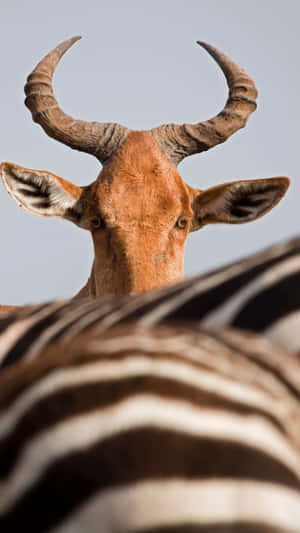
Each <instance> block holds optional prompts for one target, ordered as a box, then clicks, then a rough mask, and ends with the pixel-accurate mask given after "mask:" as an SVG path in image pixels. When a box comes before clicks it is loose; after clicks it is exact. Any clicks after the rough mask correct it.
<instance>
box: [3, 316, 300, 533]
mask: <svg viewBox="0 0 300 533" xmlns="http://www.w3.org/2000/svg"><path fill="white" fill-rule="evenodd" d="M299 399H300V363H299V359H298V358H297V356H296V355H295V354H293V353H290V352H288V351H287V350H282V349H280V348H279V347H277V346H274V345H272V344H271V343H270V342H269V341H267V340H266V339H263V338H262V337H260V336H258V335H255V334H251V333H246V332H238V331H236V330H231V329H229V328H227V329H222V328H219V329H218V330H213V329H204V328H201V327H199V325H198V324H190V325H189V326H187V325H181V324H180V323H176V324H175V325H174V324H173V325H172V324H169V325H168V324H164V325H157V326H151V327H145V326H143V325H139V324H135V325H134V324H123V325H119V326H118V327H114V328H113V329H111V330H110V331H104V332H103V331H102V332H101V330H99V328H98V327H97V326H96V327H94V328H92V329H90V330H89V331H88V332H84V333H82V334H80V335H77V336H74V337H73V339H72V340H71V341H70V340H69V341H67V340H64V339H60V340H59V341H57V342H56V344H54V343H53V344H52V345H49V346H48V347H47V348H46V349H44V350H43V352H42V353H41V357H39V358H35V359H32V360H27V361H26V360H21V361H20V362H19V364H18V365H13V366H11V367H10V368H7V370H6V371H5V372H3V373H2V376H0V451H1V453H0V479H1V481H0V529H1V532H5V533H6V532H12V531H19V530H21V528H23V527H24V524H30V529H31V530H32V531H34V532H37V531H39V532H41V531H51V532H54V531H55V532H56V533H69V532H70V533H71V532H72V533H73V532H75V533H77V532H78V533H82V532H84V531H89V532H91V533H94V532H95V533H96V532H99V531H101V533H102V532H103V533H117V532H118V533H123V532H124V533H125V532H128V531H130V532H132V533H135V532H139V533H144V532H147V533H149V532H151V533H154V532H155V533H158V532H160V533H161V532H164V533H167V532H168V533H175V532H176V533H179V532H180V533H191V532H196V531H197V532H201V533H204V532H205V533H221V532H222V533H224V532H225V531H226V532H227V533H231V532H235V533H237V532H239V533H246V532H247V533H249V532H253V533H254V532H255V533H270V532H276V533H291V532H293V533H296V532H297V533H299V530H300V528H299V524H300V490H299V489H300V460H299V459H300V453H299V446H300V427H299V424H300V402H299Z"/></svg>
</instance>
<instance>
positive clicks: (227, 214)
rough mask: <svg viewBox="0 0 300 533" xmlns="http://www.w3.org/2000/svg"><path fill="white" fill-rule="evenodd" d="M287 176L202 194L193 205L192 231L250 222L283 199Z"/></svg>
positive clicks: (243, 182)
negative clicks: (210, 225) (219, 225)
mask: <svg viewBox="0 0 300 533" xmlns="http://www.w3.org/2000/svg"><path fill="white" fill-rule="evenodd" d="M289 183H290V180H289V179H288V178H286V177H278V178H266V179H259V180H244V181H237V182H232V183H225V184H222V185H217V186H216V187H211V188H210V189H208V190H206V191H204V192H202V191H201V192H199V194H198V195H196V197H195V199H194V202H193V205H192V207H193V210H194V213H195V216H194V221H193V225H192V230H191V231H195V230H197V229H200V228H201V227H202V226H205V225H206V224H216V223H225V224H241V223H245V222H251V221H252V220H255V219H257V218H259V217H261V216H263V215H264V214H266V213H267V212H268V211H270V209H272V208H273V207H275V205H276V204H277V203H278V202H279V201H280V200H281V198H282V197H283V196H284V194H285V193H286V191H287V189H288V187H289Z"/></svg>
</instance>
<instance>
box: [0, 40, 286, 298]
mask: <svg viewBox="0 0 300 533" xmlns="http://www.w3.org/2000/svg"><path fill="white" fill-rule="evenodd" d="M79 38H80V37H74V38H71V39H69V40H67V41H65V42H63V43H61V44H60V45H58V46H57V47H56V48H55V49H54V50H53V51H52V52H50V53H49V54H48V55H47V56H45V57H44V59H42V60H41V62H40V63H39V64H38V65H37V66H36V68H35V69H34V70H33V72H32V73H31V74H30V76H29V77H28V79H27V84H26V86H25V93H26V100H25V103H26V106H27V107H28V108H29V109H30V111H31V113H32V118H33V120H34V121H35V122H37V123H38V124H39V125H40V126H41V127H42V128H43V129H44V131H45V132H46V133H47V134H48V135H49V136H50V137H52V138H54V139H56V140H58V141H60V142H62V143H64V144H66V145H67V146H69V147H71V148H73V149H76V150H80V151H83V152H86V153H89V154H92V155H94V156H95V157H96V158H97V159H98V160H99V161H100V163H102V165H103V168H102V170H101V172H100V174H99V176H98V177H97V179H96V180H95V181H94V182H93V183H91V184H90V185H88V186H83V187H78V186H76V185H74V184H72V183H70V182H68V181H66V180H64V179H62V178H60V177H58V176H55V175H53V174H51V173H50V172H47V171H41V170H31V169H26V168H23V167H21V166H19V165H16V164H14V163H9V162H4V163H2V165H1V175H2V179H3V183H4V185H5V187H6V189H7V191H8V192H9V193H10V194H11V196H12V197H13V199H14V200H15V201H16V202H17V203H18V204H19V205H20V206H21V207H23V208H24V209H26V210H27V211H29V212H30V213H33V214H35V215H39V216H48V217H51V216H55V217H62V218H65V219H67V220H69V221H71V222H73V223H75V224H77V225H78V226H80V227H81V228H83V229H87V230H89V231H90V232H91V235H92V239H93V244H94V255H95V256H94V262H93V266H92V271H91V274H90V277H89V279H88V281H87V283H86V285H85V286H84V287H83V288H82V289H81V290H80V292H79V293H78V294H77V295H76V296H75V297H82V296H88V297H92V298H95V297H99V296H105V295H115V296H121V295H126V294H135V293H139V292H144V291H149V290H151V289H155V288H159V287H163V286H166V285H169V284H172V283H175V282H178V281H179V280H181V279H182V278H183V263H184V246H185V241H186V238H187V235H188V233H189V232H192V231H196V230H198V229H201V228H202V227H204V226H205V225H207V224H215V223H226V224H240V223H245V222H250V221H252V220H256V219H257V218H258V217H261V216H263V215H264V214H265V213H267V212H268V211H269V210H270V209H272V208H273V207H274V206H275V205H276V204H277V203H278V202H279V201H280V199H281V198H282V197H283V195H284V194H285V192H286V190H287V188H288V186H289V180H288V178H286V177H275V178H269V179H255V180H242V181H236V182H231V183H225V184H223V185H218V186H215V187H211V188H209V189H207V190H201V189H194V188H192V187H190V186H189V185H187V184H185V183H184V182H183V181H182V179H181V177H180V175H179V173H178V171H177V168H176V167H177V165H178V164H179V163H180V162H181V161H182V160H183V159H184V158H185V157H187V156H190V155H192V154H197V153H201V152H204V151H206V150H209V149H210V148H212V147H214V146H216V145H217V144H220V143H223V142H225V141H226V140H227V139H228V138H229V137H230V136H231V135H232V134H233V133H235V132H236V131H238V130H239V129H240V128H242V127H244V126H245V125H246V122H247V120H248V117H249V116H250V114H251V113H252V112H253V111H254V110H255V109H256V97H257V91H256V88H255V85H254V82H253V81H252V80H251V79H250V78H249V76H248V75H247V74H246V73H245V72H244V71H243V70H242V69H241V68H240V67H238V66H237V65H236V64H235V63H234V62H233V61H232V60H231V59H229V58H228V57H227V56H226V55H225V54H223V53H221V52H220V51H218V50H217V49H216V48H214V47H213V46H211V45H209V44H207V43H204V42H200V41H199V42H198V44H199V45H201V46H202V47H203V48H204V49H205V50H207V52H208V53H209V54H210V55H211V56H212V57H213V58H214V59H215V60H216V62H217V63H218V65H219V66H220V68H221V70H222V71H223V73H224V75H225V78H226V80H227V84H228V88H229V97H228V100H227V103H226V105H225V107H224V109H223V110H222V111H221V112H220V113H219V114H218V115H216V116H215V117H214V118H212V119H210V120H206V121H204V122H200V123H198V124H183V125H176V124H167V125H163V126H159V127H155V128H153V129H151V130H149V131H132V130H130V129H128V128H127V127H124V126H121V125H119V124H113V123H99V122H85V121H82V120H76V119H73V118H72V117H70V116H68V115H66V114H65V113H64V112H63V111H62V109H61V108H60V107H59V105H58V103H57V101H56V99H55V96H54V93H53V88H52V77H53V74H54V71H55V68H56V66H57V64H58V62H59V60H60V59H61V57H62V56H63V54H64V53H65V52H66V51H67V50H68V49H69V48H70V47H71V46H72V45H73V44H74V43H75V42H76V41H77V40H78V39H79Z"/></svg>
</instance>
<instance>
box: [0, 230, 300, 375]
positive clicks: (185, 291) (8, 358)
mask: <svg viewBox="0 0 300 533" xmlns="http://www.w3.org/2000/svg"><path fill="white" fill-rule="evenodd" d="M179 319H180V320H185V321H190V320H193V321H197V322H199V321H201V324H202V325H204V326H213V327H216V326H225V325H231V326H234V327H238V328H242V329H247V330H250V331H256V332H259V333H263V334H264V336H266V337H267V338H269V339H271V340H273V341H275V342H277V343H279V344H281V345H282V346H284V347H286V348H288V349H292V350H296V351H299V350H300V238H296V239H293V240H291V241H288V242H285V243H281V244H279V245H276V246H273V247H272V248H270V249H268V250H265V251H263V252H260V253H258V254H255V255H254V256H251V257H249V258H246V259H244V260H241V261H238V262H236V263H233V264H231V265H228V266H226V267H223V268H221V269H218V270H216V271H214V272H211V273H209V274H206V275H204V276H198V277H195V278H192V279H189V280H187V281H184V282H182V283H179V284H177V285H175V286H171V287H168V288H166V289H162V290H158V291H153V292H150V293H146V294H142V295H140V296H136V297H124V298H121V299H120V298H102V299H99V300H92V301H90V300H86V301H82V300H81V301H78V300H77V301H76V300H75V301H74V300H70V301H65V302H55V303H52V304H49V305H48V306H47V305H41V306H29V307H28V308H25V310H22V311H15V312H12V313H11V314H10V315H8V316H7V317H4V318H2V319H0V333H2V334H1V337H0V362H2V366H3V367H4V366H8V365H10V364H11V363H12V362H14V361H16V360H18V359H19V358H20V357H25V358H28V359H30V358H33V357H35V356H36V355H37V354H38V353H39V352H40V351H41V349H42V348H43V347H44V346H46V345H47V344H48V343H50V342H54V341H57V340H58V339H65V340H70V339H72V337H73V336H74V335H76V334H77V333H79V332H82V331H85V330H87V329H88V328H90V327H92V326H94V325H95V324H97V326H98V328H99V330H102V331H104V330H106V329H109V328H112V327H114V326H116V325H117V324H122V323H124V322H129V321H134V322H138V323H140V324H142V325H145V326H153V325H156V324H159V323H161V322H163V321H166V320H179Z"/></svg>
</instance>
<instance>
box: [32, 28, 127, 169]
mask: <svg viewBox="0 0 300 533" xmlns="http://www.w3.org/2000/svg"><path fill="white" fill-rule="evenodd" d="M78 39H81V37H73V38H72V39H69V40H67V41H64V42H63V43H61V44H59V45H58V46H57V47H56V48H54V50H52V52H50V53H49V54H48V55H46V56H45V57H44V58H43V59H42V61H40V63H38V65H37V66H36V67H35V69H34V70H33V71H32V73H31V74H30V75H29V76H28V78H27V83H26V85H25V89H24V90H25V94H26V100H25V104H26V106H27V107H28V108H29V109H30V111H31V114H32V118H33V120H34V121H35V122H37V123H38V124H40V125H41V126H42V128H43V129H44V130H45V132H46V133H47V134H48V135H49V136H50V137H53V139H56V140H57V141H60V142H62V143H64V144H66V145H68V146H70V148H75V150H80V151H81V152H87V153H89V154H92V155H95V156H96V157H97V158H98V159H99V161H101V163H104V162H105V161H106V160H107V159H108V158H109V157H111V156H112V154H113V153H114V152H115V151H116V150H117V149H118V148H120V146H121V145H122V144H123V142H124V140H125V139H126V137H127V135H128V133H129V131H130V130H128V129H127V128H125V127H124V126H120V125H118V124H113V123H103V124H101V123H100V122H85V121H83V120H75V119H73V118H72V117H70V116H69V115H66V114H65V113H64V112H63V111H62V110H61V109H60V107H59V105H58V103H57V101H56V99H55V97H54V93H53V88H52V77H53V74H54V71H55V68H56V66H57V64H58V63H59V60H60V59H61V57H62V56H63V55H64V53H65V52H66V51H67V50H68V49H69V48H70V47H71V46H72V45H73V44H74V43H75V42H76V41H78Z"/></svg>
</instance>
